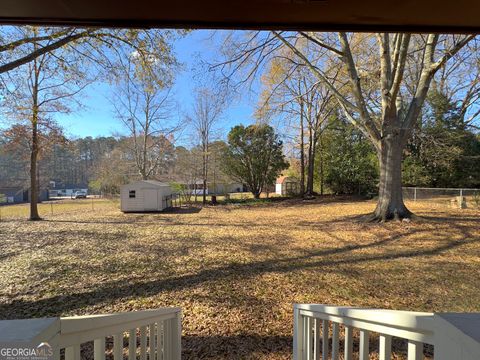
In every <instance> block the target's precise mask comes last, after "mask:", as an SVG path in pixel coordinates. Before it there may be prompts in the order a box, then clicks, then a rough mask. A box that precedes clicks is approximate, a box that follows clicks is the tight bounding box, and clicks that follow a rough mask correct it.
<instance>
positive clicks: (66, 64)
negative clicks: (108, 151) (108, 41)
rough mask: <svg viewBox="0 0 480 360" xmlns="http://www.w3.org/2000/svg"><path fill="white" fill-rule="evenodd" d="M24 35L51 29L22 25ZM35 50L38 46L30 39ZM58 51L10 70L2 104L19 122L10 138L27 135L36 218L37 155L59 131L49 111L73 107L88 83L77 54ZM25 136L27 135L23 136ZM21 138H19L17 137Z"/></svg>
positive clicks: (36, 215) (34, 215) (32, 206)
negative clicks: (77, 96) (76, 96)
mask: <svg viewBox="0 0 480 360" xmlns="http://www.w3.org/2000/svg"><path fill="white" fill-rule="evenodd" d="M24 31H25V33H26V34H25V35H26V36H30V37H32V38H38V37H39V36H40V34H41V33H47V34H48V33H49V32H50V30H49V29H47V30H40V29H38V28H25V29H24ZM29 45H30V47H31V49H27V50H26V52H27V53H31V52H35V51H36V50H37V49H38V48H39V46H38V44H37V43H36V42H31V43H29ZM59 52H61V53H59V54H57V55H55V56H54V55H53V54H51V53H44V54H43V55H41V56H38V57H35V58H34V59H33V60H32V61H31V62H29V63H27V64H26V65H24V66H22V67H19V68H16V69H15V70H13V71H12V72H11V73H10V74H9V78H8V81H7V82H6V84H5V87H4V89H3V90H4V107H5V109H6V112H7V116H8V117H9V118H11V119H15V120H16V121H17V122H18V124H17V125H14V126H13V127H12V128H11V131H10V134H11V136H12V138H17V139H20V138H22V137H24V138H26V137H27V136H28V138H29V140H28V145H29V149H30V170H29V171H30V220H39V219H40V215H39V213H38V206H37V203H38V191H39V189H38V178H37V177H38V169H37V163H38V157H39V155H40V153H41V151H42V150H45V148H46V145H47V144H50V143H51V140H52V139H54V138H56V136H54V135H57V134H60V129H59V128H58V126H57V125H56V123H55V121H53V119H52V117H51V114H52V113H61V112H63V113H66V112H70V111H71V110H72V106H74V104H75V99H74V97H75V95H77V94H78V93H79V92H80V91H81V90H83V88H84V87H85V86H86V85H87V84H88V83H89V79H87V78H86V76H85V72H84V71H83V69H82V67H81V62H80V61H78V58H77V56H76V55H77V54H73V53H71V52H69V51H68V49H61V50H59ZM25 140H26V139H25ZM18 142H20V140H18Z"/></svg>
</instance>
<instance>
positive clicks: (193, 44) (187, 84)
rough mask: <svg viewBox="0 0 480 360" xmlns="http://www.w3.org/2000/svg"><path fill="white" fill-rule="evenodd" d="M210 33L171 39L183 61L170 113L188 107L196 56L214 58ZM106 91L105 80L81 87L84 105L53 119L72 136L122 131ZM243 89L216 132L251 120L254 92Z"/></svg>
mask: <svg viewBox="0 0 480 360" xmlns="http://www.w3.org/2000/svg"><path fill="white" fill-rule="evenodd" d="M211 35H212V32H211V31H207V30H196V31H192V32H191V33H189V34H188V35H186V36H185V37H183V38H181V39H180V40H178V41H177V42H176V43H175V53H176V55H177V58H178V60H179V61H180V62H181V63H182V64H183V70H182V71H181V72H180V73H179V74H178V76H177V79H176V82H175V85H174V88H173V93H174V95H175V98H176V100H177V102H178V103H179V109H178V113H177V114H172V116H173V117H177V118H178V117H180V118H182V117H183V116H184V115H185V114H186V113H188V112H189V111H190V110H191V106H192V100H193V90H194V88H195V86H196V81H195V78H196V77H195V74H196V73H197V72H198V69H199V68H200V67H199V63H200V60H204V61H210V62H211V61H213V60H215V59H218V53H217V51H218V41H217V40H214V39H215V37H213V39H212V36H211ZM217 39H218V36H217ZM110 91H111V88H110V86H109V85H108V84H103V83H98V84H93V85H91V86H90V87H88V88H87V89H85V90H84V93H83V95H82V97H83V99H82V102H83V105H84V109H81V110H79V111H76V112H74V113H72V114H68V115H64V114H59V115H57V121H58V122H59V123H60V124H61V125H62V126H63V127H64V129H65V132H66V134H67V135H68V136H70V137H74V138H77V137H85V136H92V137H97V136H109V135H112V134H118V133H122V131H124V129H123V128H122V126H121V125H120V123H119V121H118V120H117V119H115V117H114V112H113V109H112V105H111V102H110V100H109V98H110ZM245 92H246V94H245V96H241V97H239V99H236V100H235V101H233V102H232V103H231V105H230V106H229V107H228V108H227V109H226V110H225V112H224V114H223V118H222V121H221V123H220V124H219V133H220V135H222V134H223V135H225V134H226V133H228V131H229V129H230V128H231V127H232V126H233V125H235V124H239V123H243V124H248V123H251V122H252V115H253V111H254V106H255V103H256V99H255V95H254V94H250V93H248V91H245ZM187 132H188V129H187ZM179 141H180V142H182V143H183V144H185V145H188V142H189V141H191V139H188V140H187V133H184V135H183V137H182V138H181V139H179Z"/></svg>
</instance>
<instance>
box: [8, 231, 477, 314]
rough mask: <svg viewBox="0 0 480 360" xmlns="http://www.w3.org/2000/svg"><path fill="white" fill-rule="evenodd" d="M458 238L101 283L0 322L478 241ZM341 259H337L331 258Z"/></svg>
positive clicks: (11, 306)
mask: <svg viewBox="0 0 480 360" xmlns="http://www.w3.org/2000/svg"><path fill="white" fill-rule="evenodd" d="M457 230H458V231H459V233H460V234H461V238H459V239H442V241H441V242H440V244H438V245H436V246H433V247H429V248H421V249H418V248H417V249H408V250H400V251H399V250H389V249H386V251H385V252H384V253H380V254H378V253H373V254H363V253H360V254H357V253H355V252H356V251H359V250H365V249H369V248H375V247H382V246H385V245H388V244H390V243H392V242H395V241H397V240H399V239H401V238H402V237H403V236H408V235H411V234H413V233H415V234H418V233H420V232H426V233H430V232H431V229H420V230H419V229H416V228H412V229H410V230H409V231H408V232H403V233H401V234H396V235H393V236H390V237H385V238H383V239H381V240H378V241H373V242H368V243H361V244H347V245H345V246H341V247H336V248H330V249H318V250H312V251H308V252H304V253H303V254H300V255H296V256H288V257H282V258H270V259H267V260H261V261H256V262H250V263H243V262H242V263H229V264H227V265H224V266H219V267H214V268H207V269H204V270H201V271H198V272H197V273H194V274H187V275H181V276H173V277H169V278H162V279H158V280H153V281H138V280H133V281H128V279H121V280H118V281H112V282H106V283H104V284H102V286H100V287H98V288H95V289H91V290H86V291H83V292H77V293H72V294H66V295H61V296H60V295H57V296H52V297H48V298H43V299H38V300H22V299H18V300H13V301H12V302H10V303H7V304H0V317H1V318H21V317H32V316H35V317H38V316H52V315H53V316H58V315H61V314H62V313H65V312H71V311H73V310H77V309H82V308H84V307H87V306H95V305H98V304H102V303H112V302H113V301H115V300H119V299H122V300H126V299H132V298H135V297H148V296H153V295H156V294H159V293H164V292H169V291H178V290H182V289H187V288H193V287H196V286H199V285H201V284H203V283H207V282H211V281H217V280H219V279H229V278H242V279H249V278H253V277H255V276H257V275H261V274H266V273H289V272H293V271H301V270H305V269H318V270H322V271H329V272H332V271H333V272H334V271H340V270H341V269H340V268H341V266H342V265H352V264H360V263H366V262H371V261H390V260H395V259H406V258H416V257H429V256H434V255H438V254H441V253H444V252H446V251H449V250H453V249H455V248H459V247H461V246H464V245H466V244H471V243H474V242H475V243H477V242H479V241H480V239H478V238H474V236H472V235H471V233H470V231H469V229H468V227H465V226H460V225H458V226H457ZM335 255H341V256H335Z"/></svg>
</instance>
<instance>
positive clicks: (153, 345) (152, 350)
mask: <svg viewBox="0 0 480 360" xmlns="http://www.w3.org/2000/svg"><path fill="white" fill-rule="evenodd" d="M148 329H149V338H148V350H149V360H155V350H156V348H157V345H156V339H157V337H156V336H155V323H152V324H150V325H148Z"/></svg>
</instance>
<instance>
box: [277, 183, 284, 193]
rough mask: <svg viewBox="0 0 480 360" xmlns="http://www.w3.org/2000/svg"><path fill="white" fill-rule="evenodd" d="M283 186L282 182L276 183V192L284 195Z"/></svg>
mask: <svg viewBox="0 0 480 360" xmlns="http://www.w3.org/2000/svg"><path fill="white" fill-rule="evenodd" d="M282 188H283V186H282V184H275V194H278V195H283V193H282Z"/></svg>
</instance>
